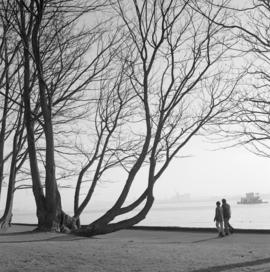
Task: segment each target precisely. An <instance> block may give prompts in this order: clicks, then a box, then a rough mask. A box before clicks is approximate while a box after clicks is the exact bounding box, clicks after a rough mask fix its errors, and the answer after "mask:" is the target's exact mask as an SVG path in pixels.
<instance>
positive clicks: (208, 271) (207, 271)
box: [190, 258, 270, 272]
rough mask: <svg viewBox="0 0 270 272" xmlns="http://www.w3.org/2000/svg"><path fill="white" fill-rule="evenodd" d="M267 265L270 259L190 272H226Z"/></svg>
mask: <svg viewBox="0 0 270 272" xmlns="http://www.w3.org/2000/svg"><path fill="white" fill-rule="evenodd" d="M267 263H270V258H265V259H259V260H255V261H248V262H243V263H234V264H225V265H219V266H212V267H208V268H204V269H196V270H192V271H190V272H221V271H226V270H229V269H234V268H242V267H250V266H256V265H262V264H267Z"/></svg>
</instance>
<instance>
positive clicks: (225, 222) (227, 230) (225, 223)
mask: <svg viewBox="0 0 270 272" xmlns="http://www.w3.org/2000/svg"><path fill="white" fill-rule="evenodd" d="M224 228H225V234H226V235H228V234H229V233H230V231H229V219H228V218H224Z"/></svg>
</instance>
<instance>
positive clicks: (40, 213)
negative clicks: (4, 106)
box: [19, 0, 46, 229]
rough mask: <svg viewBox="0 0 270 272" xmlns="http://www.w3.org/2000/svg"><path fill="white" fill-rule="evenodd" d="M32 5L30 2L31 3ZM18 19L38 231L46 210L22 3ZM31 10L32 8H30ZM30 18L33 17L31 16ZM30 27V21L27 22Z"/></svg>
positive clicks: (27, 37) (44, 220) (27, 34)
mask: <svg viewBox="0 0 270 272" xmlns="http://www.w3.org/2000/svg"><path fill="white" fill-rule="evenodd" d="M31 4H32V2H31ZM19 7H20V19H21V37H22V44H23V45H24V50H23V59H24V63H23V67H24V86H23V87H24V88H23V101H24V122H25V126H26V131H27V143H28V152H29V160H30V169H31V177H32V184H33V187H32V188H33V194H34V197H35V201H36V208H37V218H38V229H42V226H43V225H44V223H45V222H46V213H45V211H46V209H45V197H44V192H43V189H42V184H41V181H40V176H39V169H38V162H37V156H36V154H37V153H36V146H35V135H34V120H33V118H32V112H31V103H30V93H31V89H30V55H29V33H27V32H26V23H25V12H24V8H25V7H24V1H22V0H21V1H20V3H19ZM30 10H33V7H32V6H31V7H30ZM31 16H33V15H32V14H31ZM29 25H30V26H29V27H31V19H30V22H29Z"/></svg>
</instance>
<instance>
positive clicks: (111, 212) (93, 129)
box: [0, 0, 269, 235]
mask: <svg viewBox="0 0 270 272" xmlns="http://www.w3.org/2000/svg"><path fill="white" fill-rule="evenodd" d="M219 2H222V3H219ZM258 2H259V3H260V4H259V6H258V7H252V8H251V9H247V10H248V12H253V13H252V15H253V18H252V20H254V22H256V20H255V19H254V18H256V16H259V15H258V14H259V13H257V12H261V11H263V12H264V13H263V14H265V16H266V17H265V23H266V22H267V15H266V13H265V9H266V10H267V11H268V10H269V9H268V8H269V3H268V1H258ZM238 11H239V10H237V9H233V8H231V7H230V6H229V3H227V2H223V1H217V3H216V2H215V1H178V0H151V1H146V0H140V1H137V0H134V1H121V0H117V1H106V0H104V1H94V0H91V1H83V0H81V1H75V0H74V1H73V0H72V1H70V0H61V1H56V0H16V1H7V0H1V2H0V31H1V38H2V39H1V44H0V96H1V107H0V110H1V112H0V114H1V119H0V120H1V124H0V125H1V127H0V197H3V196H2V195H1V192H2V190H1V189H2V188H3V186H4V185H5V184H6V185H7V188H8V189H7V196H6V197H5V199H6V206H5V209H4V211H3V215H2V217H1V219H0V224H1V228H6V227H8V225H9V223H10V221H11V217H12V203H13V199H14V193H15V191H16V189H18V188H32V191H33V195H34V199H35V204H36V215H37V219H38V229H39V230H53V231H68V230H70V229H71V230H72V231H74V232H77V233H79V234H82V235H94V234H102V233H108V232H112V231H116V230H119V229H122V228H126V227H129V226H132V225H134V224H137V223H138V222H140V221H141V220H143V219H144V218H145V216H146V215H147V213H148V212H149V210H150V208H151V206H152V204H153V201H154V194H153V189H154V186H155V184H156V182H157V180H158V179H159V178H160V177H161V175H162V174H163V173H164V171H165V170H166V169H167V167H168V166H169V164H170V162H171V161H172V159H173V158H175V157H176V156H177V155H179V154H180V153H181V150H182V148H183V147H184V146H185V145H186V144H187V143H188V142H189V140H190V139H191V138H192V137H194V136H196V135H198V134H199V133H200V132H201V131H202V130H206V129H207V127H208V125H211V127H213V124H215V122H216V124H218V127H219V128H221V127H222V130H223V131H225V130H226V127H227V126H226V125H227V124H228V123H229V120H231V123H232V124H233V125H234V124H235V123H236V122H238V124H239V123H240V124H241V125H242V124H245V125H247V124H249V123H252V124H255V125H256V126H257V128H261V129H264V131H266V132H267V128H266V126H265V125H260V122H257V121H258V117H254V118H255V119H254V120H253V121H254V122H251V121H252V116H255V115H256V114H260V116H262V114H263V113H266V115H265V116H267V117H265V118H266V119H265V120H263V118H262V121H265V122H267V118H269V115H267V112H269V111H268V110H267V107H269V101H268V100H267V92H266V91H262V92H261V90H262V89H263V90H264V89H266V88H267V82H268V81H267V80H268V79H269V77H267V72H266V70H263V69H257V70H256V69H254V67H256V66H253V68H251V67H249V70H248V71H244V72H243V71H240V72H239V73H235V72H234V73H232V72H231V71H235V70H234V67H235V66H234V62H233V60H234V59H237V60H239V59H241V58H242V57H243V56H247V55H249V54H253V53H254V54H257V55H258V54H259V56H260V61H259V64H258V65H259V67H262V66H260V65H261V63H262V62H266V63H267V60H268V57H267V49H268V46H269V43H268V40H267V37H266V36H267V29H264V30H262V29H261V28H263V24H261V23H260V24H259V23H257V24H256V23H254V25H253V29H244V28H243V27H242V25H241V24H239V22H234V21H232V13H233V12H238ZM239 12H240V11H239ZM242 12H243V11H242ZM244 12H246V11H244ZM246 20H247V19H246ZM249 20H251V19H249ZM266 24H267V23H266ZM235 30H237V31H235ZM264 31H265V32H264ZM263 33H265V35H266V36H261V34H263ZM250 37H251V38H250ZM239 43H241V44H245V46H244V48H245V50H246V51H245V52H244V51H243V50H244V49H243V50H242V51H241V50H240V51H241V54H238V53H237V54H236V53H235V52H238V51H239ZM249 46H251V48H250V47H249ZM236 66H237V65H236ZM237 67H239V66H237ZM266 69H267V68H266ZM250 74H252V75H254V74H255V75H258V76H259V77H260V80H259V81H256V83H253V86H255V87H256V88H253V89H250V88H251V87H250V86H252V85H250V86H248V87H247V88H246V89H245V90H246V92H248V93H249V94H252V96H251V95H250V96H248V97H247V98H243V93H242V92H239V82H242V79H243V77H244V75H245V76H246V75H250ZM261 79H263V80H261ZM250 90H251V91H250ZM257 92H258V93H259V94H257ZM264 95H265V96H264ZM263 96H264V97H263ZM249 103H254V105H256V106H257V109H256V108H255V106H252V107H250V106H249V105H247V104H249ZM246 105H247V106H246ZM250 109H252V110H253V112H250V111H251V110H250ZM258 110H260V111H261V113H258ZM262 112H263V113H262ZM239 118H240V119H241V121H240V122H239ZM223 121H224V122H223ZM244 127H245V130H242V132H246V131H247V129H246V126H244ZM239 128H242V126H239ZM249 128H250V126H249ZM250 131H252V133H253V134H251V133H250ZM250 131H249V134H248V135H252V137H253V138H254V137H255V136H254V135H258V133H262V130H261V131H260V132H258V131H255V130H253V128H250ZM266 132H265V133H266ZM245 135H247V134H245ZM257 138H258V137H257ZM112 168H113V169H117V170H118V171H119V172H121V175H119V177H121V184H123V186H122V188H121V191H120V192H118V195H117V197H116V201H115V203H113V205H112V206H111V208H109V209H108V210H107V211H106V213H104V214H103V215H101V216H100V217H99V218H97V219H96V220H94V221H93V222H89V224H88V225H87V226H86V227H84V228H82V227H81V226H80V216H81V214H82V213H83V211H84V210H85V208H86V207H87V205H91V204H92V202H91V200H92V199H93V195H94V194H95V191H96V188H97V186H98V184H99V183H100V182H102V180H103V178H104V177H106V176H107V175H108V173H110V170H111V169H112ZM142 168H144V170H145V172H146V173H147V175H146V177H145V179H146V180H145V188H144V189H143V190H142V192H141V194H140V195H139V196H138V197H137V198H136V199H133V201H132V202H130V201H129V202H127V200H128V197H129V194H130V191H131V188H132V187H133V186H136V179H137V178H138V175H139V173H140V170H141V169H142ZM180 181H181V180H180ZM66 184H68V186H70V187H71V188H70V190H74V199H73V203H74V212H73V214H72V215H70V214H69V215H68V214H66V213H65V207H62V202H61V191H60V189H61V187H63V186H66ZM131 211H133V213H130V212H131Z"/></svg>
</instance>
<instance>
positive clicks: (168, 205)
mask: <svg viewBox="0 0 270 272" xmlns="http://www.w3.org/2000/svg"><path fill="white" fill-rule="evenodd" d="M264 200H266V201H268V203H264V204H254V205H239V204H236V201H235V200H231V201H228V202H229V204H230V205H231V210H232V218H231V224H232V225H233V227H235V228H243V229H270V216H269V211H270V199H264ZM105 211H106V210H105V209H104V208H100V209H94V210H89V211H88V212H86V213H84V214H83V215H82V217H81V221H82V224H89V223H91V221H92V220H94V219H95V218H97V217H98V216H100V215H102V214H103V213H104V212H105ZM214 213H215V201H213V200H211V201H210V200H207V201H182V202H169V201H168V202H156V203H155V204H154V206H153V208H152V209H151V210H150V212H149V214H148V215H147V217H146V219H145V220H143V221H142V222H140V223H139V225H142V226H176V227H202V228H206V227H215V223H214V221H213V220H214ZM132 214H135V213H134V211H133V212H132V213H130V215H132ZM124 218H126V217H125V216H124V217H122V218H121V219H124ZM13 222H14V223H37V220H36V217H35V213H34V212H23V211H20V212H18V211H17V212H16V211H14V216H13Z"/></svg>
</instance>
